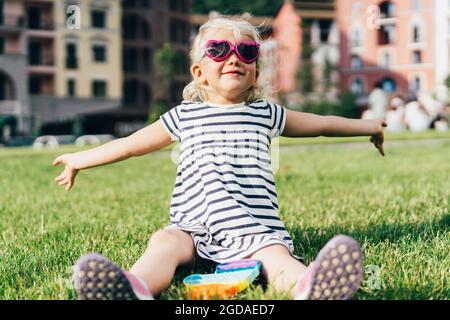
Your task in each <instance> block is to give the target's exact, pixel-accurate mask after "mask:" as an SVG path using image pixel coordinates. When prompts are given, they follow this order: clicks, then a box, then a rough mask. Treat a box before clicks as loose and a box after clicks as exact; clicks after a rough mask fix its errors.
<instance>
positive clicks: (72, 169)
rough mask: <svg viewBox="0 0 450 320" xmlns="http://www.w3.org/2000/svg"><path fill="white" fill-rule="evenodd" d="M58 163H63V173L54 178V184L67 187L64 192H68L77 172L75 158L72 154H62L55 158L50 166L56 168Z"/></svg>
mask: <svg viewBox="0 0 450 320" xmlns="http://www.w3.org/2000/svg"><path fill="white" fill-rule="evenodd" d="M60 163H63V164H64V165H65V167H64V171H63V172H62V173H61V174H60V175H59V176H58V177H56V178H55V182H57V183H58V184H59V185H60V186H62V185H67V186H66V191H69V190H70V188H72V186H73V184H74V181H75V177H76V175H77V173H78V171H79V169H76V165H75V156H74V155H73V154H70V153H69V154H63V155H61V156H59V157H57V158H56V159H55V160H54V161H53V163H52V165H54V166H57V165H59V164H60Z"/></svg>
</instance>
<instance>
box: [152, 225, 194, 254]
mask: <svg viewBox="0 0 450 320" xmlns="http://www.w3.org/2000/svg"><path fill="white" fill-rule="evenodd" d="M148 250H150V251H151V252H159V253H163V254H168V255H171V256H173V257H181V258H184V257H186V256H191V255H193V253H194V244H193V241H192V238H191V236H190V235H189V234H187V233H186V232H184V231H181V230H176V229H163V230H159V231H157V232H155V233H154V234H153V235H152V237H151V238H150V241H149V242H148Z"/></svg>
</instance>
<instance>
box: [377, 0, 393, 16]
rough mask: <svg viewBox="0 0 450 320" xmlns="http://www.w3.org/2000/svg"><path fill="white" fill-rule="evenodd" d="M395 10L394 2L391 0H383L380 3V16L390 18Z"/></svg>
mask: <svg viewBox="0 0 450 320" xmlns="http://www.w3.org/2000/svg"><path fill="white" fill-rule="evenodd" d="M394 12H395V4H394V3H392V2H391V1H384V2H382V3H381V4H380V13H381V18H392V17H393V16H394Z"/></svg>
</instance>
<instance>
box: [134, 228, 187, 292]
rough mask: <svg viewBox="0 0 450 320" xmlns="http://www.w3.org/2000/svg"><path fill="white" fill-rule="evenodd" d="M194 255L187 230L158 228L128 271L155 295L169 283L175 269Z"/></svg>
mask: <svg viewBox="0 0 450 320" xmlns="http://www.w3.org/2000/svg"><path fill="white" fill-rule="evenodd" d="M194 256H195V248H194V242H193V240H192V237H191V236H190V235H189V233H188V232H185V231H182V230H178V229H164V230H159V231H157V232H156V233H155V234H153V236H152V237H151V239H150V241H149V243H148V247H147V249H146V250H145V252H144V254H143V255H142V256H141V257H140V258H139V259H138V261H137V262H136V263H135V264H134V265H133V267H132V268H131V270H130V273H131V274H134V275H136V276H138V277H139V278H141V279H142V280H144V281H145V283H146V284H147V287H148V289H149V291H150V293H151V294H152V295H153V296H156V295H158V294H159V293H160V292H161V291H162V290H164V289H166V288H167V287H168V286H169V285H170V282H171V281H172V278H173V275H174V273H175V269H176V268H177V267H178V266H179V265H183V264H186V263H189V262H191V261H192V260H193V258H194Z"/></svg>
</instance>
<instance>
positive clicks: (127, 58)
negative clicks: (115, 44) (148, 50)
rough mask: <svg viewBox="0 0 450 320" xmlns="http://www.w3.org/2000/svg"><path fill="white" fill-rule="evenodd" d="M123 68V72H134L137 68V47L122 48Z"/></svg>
mask: <svg viewBox="0 0 450 320" xmlns="http://www.w3.org/2000/svg"><path fill="white" fill-rule="evenodd" d="M122 59H123V69H124V71H125V72H136V71H137V69H138V51H137V48H125V49H124V50H123V57H122Z"/></svg>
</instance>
